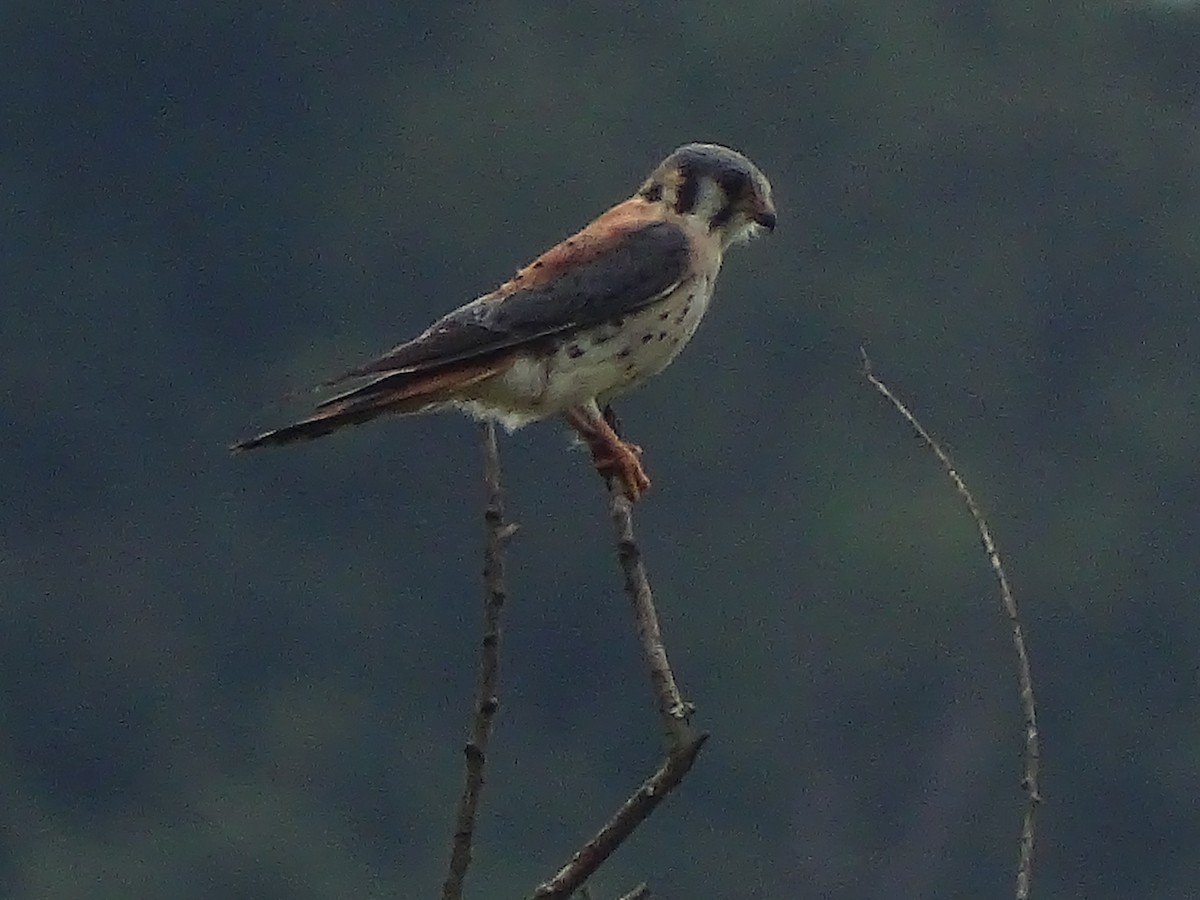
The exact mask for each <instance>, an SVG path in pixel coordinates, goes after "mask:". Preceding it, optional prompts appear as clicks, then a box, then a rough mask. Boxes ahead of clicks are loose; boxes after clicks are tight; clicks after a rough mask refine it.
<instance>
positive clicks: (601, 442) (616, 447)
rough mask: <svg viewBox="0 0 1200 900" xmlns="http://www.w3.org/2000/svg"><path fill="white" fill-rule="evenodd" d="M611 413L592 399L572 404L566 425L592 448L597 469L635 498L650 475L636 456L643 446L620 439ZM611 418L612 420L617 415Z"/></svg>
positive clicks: (648, 485)
mask: <svg viewBox="0 0 1200 900" xmlns="http://www.w3.org/2000/svg"><path fill="white" fill-rule="evenodd" d="M611 415H612V413H611V408H606V410H605V413H601V412H600V407H599V406H597V405H596V403H595V401H589V402H588V403H585V404H583V405H582V406H576V407H572V408H571V409H569V410H567V411H566V413H564V417H565V418H566V420H567V424H569V425H570V426H571V427H572V428H574V429H575V431H576V432H577V433H578V434H579V436H580V437H581V438H583V440H584V441H585V442H586V443H587V445H588V449H589V450H591V452H592V464H593V465H594V466H595V467H596V471H597V472H599V473H600V474H601V475H603V476H604V477H605V478H616V479H618V480H619V482H620V484H621V490H622V492H623V493H624V494H625V496H626V497H628V498H629V499H630V500H637V499H638V498H639V497H641V496H642V494H643V493H645V491H646V488H648V487H650V478H649V477H648V476H647V475H646V470H645V469H643V468H642V463H641V460H639V459H638V455H639V454H640V453H641V452H642V448H641V447H639V446H638V445H637V444H631V443H629V442H627V441H623V440H621V438H620V436H619V435H618V434H617V432H616V430H615V429H614V428H613V426H612V425H611V424H609V416H611ZM612 418H613V420H614V421H615V418H616V417H615V416H612Z"/></svg>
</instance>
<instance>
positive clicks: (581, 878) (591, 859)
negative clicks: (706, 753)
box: [532, 735, 708, 900]
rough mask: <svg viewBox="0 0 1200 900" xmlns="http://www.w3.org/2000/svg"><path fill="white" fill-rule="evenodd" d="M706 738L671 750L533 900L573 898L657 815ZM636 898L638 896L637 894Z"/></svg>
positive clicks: (700, 737) (702, 737) (540, 889)
mask: <svg viewBox="0 0 1200 900" xmlns="http://www.w3.org/2000/svg"><path fill="white" fill-rule="evenodd" d="M707 737H708V736H707V735H700V736H699V737H697V738H695V739H693V740H692V742H691V743H690V744H687V745H685V746H684V747H682V748H681V749H679V750H672V751H671V752H670V753H668V754H667V758H666V759H664V760H663V762H662V765H661V766H659V768H658V771H657V772H655V773H654V774H653V775H651V776H650V777H649V778H648V779H647V780H646V781H645V782H644V783H643V784H642V786H641V787H639V788H638V789H637V791H635V792H634V794H633V796H631V797H630V798H629V799H628V800H626V801H625V802H624V803H622V804H621V806H620V808H619V809H618V810H617V811H616V813H614V814H613V817H612V818H611V819H609V820H608V822H606V823H605V824H604V827H602V828H601V829H600V830H599V831H597V832H596V834H595V836H594V837H593V838H592V839H591V840H590V841H588V842H587V843H586V844H584V845H583V846H582V847H581V848H580V849H579V850H578V851H577V852H576V853H575V855H574V856H572V857H571V859H570V861H569V862H568V863H567V864H566V865H565V866H563V867H562V868H561V869H560V870H559V871H558V874H556V875H555V876H554V877H553V878H551V879H550V880H549V881H546V882H544V883H543V884H541V885H539V886H538V888H537V890H535V891H534V892H533V895H532V900H549V898H562V897H570V896H571V894H572V892H574V891H576V890H578V889H579V887H580V886H581V885H582V884H583V883H584V882H585V881H587V879H588V878H590V877H591V875H592V873H593V872H595V871H596V870H597V869H598V868H600V865H601V864H602V863H603V862H604V861H605V860H606V859H608V858H609V857H610V856H612V854H613V852H614V851H616V849H617V848H618V847H620V846H621V844H623V843H624V842H625V839H626V838H628V837H629V835H631V834H633V832H634V829H636V828H637V827H638V825H640V824H641V823H642V822H643V821H644V820H645V818H646V817H647V816H648V815H650V813H652V812H654V810H655V808H656V807H657V806H658V804H659V803H661V802H662V800H663V798H664V797H666V796H667V794H669V793H670V792H671V791H672V790H673V789H674V788H675V786H676V785H678V784H679V782H680V781H682V780H683V776H684V775H686V774H687V773H688V770H689V769H691V767H692V763H694V762H695V761H696V754H698V753H699V752H700V748H701V747H702V746H704V742H705V740H707ZM635 896H636V894H635Z"/></svg>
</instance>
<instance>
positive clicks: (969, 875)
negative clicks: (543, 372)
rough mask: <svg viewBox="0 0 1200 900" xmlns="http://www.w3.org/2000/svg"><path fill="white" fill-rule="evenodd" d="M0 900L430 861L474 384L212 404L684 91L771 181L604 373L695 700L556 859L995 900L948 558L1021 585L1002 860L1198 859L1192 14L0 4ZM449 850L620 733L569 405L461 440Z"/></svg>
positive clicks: (344, 893)
mask: <svg viewBox="0 0 1200 900" xmlns="http://www.w3.org/2000/svg"><path fill="white" fill-rule="evenodd" d="M0 54H2V57H3V58H4V59H5V60H6V64H5V76H4V78H3V81H2V83H0V171H2V176H0V196H2V198H3V201H2V202H3V214H2V215H0V279H2V281H0V284H2V287H3V301H2V304H0V324H2V331H0V373H2V376H3V379H2V381H3V395H4V397H5V402H4V417H5V419H6V423H7V424H6V427H5V428H4V430H3V433H2V434H0V485H2V488H0V489H2V491H3V494H2V497H3V504H2V508H0V590H2V592H3V593H2V606H0V609H2V620H0V692H2V695H0V895H2V896H4V897H6V898H13V900H33V898H50V897H53V898H59V900H74V898H106V900H107V898H113V900H117V898H120V900H127V898H161V897H170V898H174V900H192V898H215V897H221V898H226V897H228V898H268V900H275V898H279V900H285V898H286V900H292V898H294V900H325V898H344V897H364V898H366V897H380V898H383V897H397V896H400V897H413V898H418V897H430V896H433V895H434V894H435V892H436V890H437V887H438V885H439V884H440V879H441V876H442V874H443V870H444V865H445V859H446V855H447V854H446V850H447V847H448V839H449V833H450V830H451V817H452V811H453V804H454V799H455V797H456V795H457V791H458V787H459V781H460V747H461V744H462V741H463V738H464V734H465V727H466V721H467V716H468V705H469V697H470V693H471V690H472V685H473V682H474V665H475V648H476V643H477V640H478V636H479V629H478V620H479V616H480V588H479V583H478V582H479V579H478V571H479V568H480V548H481V542H482V526H481V522H480V511H481V510H480V507H481V497H482V490H481V485H480V475H479V472H480V465H479V449H478V432H477V429H476V428H475V427H474V426H473V425H472V424H470V423H469V422H468V421H467V420H465V419H462V418H459V417H453V416H446V417H430V418H423V419H414V420H408V421H388V422H383V423H377V424H374V425H372V426H370V427H366V428H363V429H361V430H357V431H354V432H352V433H346V434H342V435H338V436H336V437H334V438H330V439H327V440H325V441H321V442H318V443H315V444H311V445H306V446H302V447H298V448H293V449H289V450H286V451H277V452H264V453H262V454H261V455H254V456H251V457H239V458H231V457H230V456H229V455H228V454H227V453H226V450H225V446H226V445H227V444H228V442H230V441H231V440H233V439H234V438H237V437H241V436H245V435H246V434H247V433H251V432H253V431H254V430H255V429H257V428H259V427H262V426H268V425H275V424H281V423H282V422H284V421H286V420H287V419H288V418H289V417H291V416H292V415H294V414H296V413H299V412H302V411H303V410H304V409H306V408H307V402H308V399H309V395H308V394H307V393H306V392H307V390H308V388H309V387H310V385H311V384H313V383H314V382H316V381H318V380H319V379H321V378H322V377H324V376H326V375H328V374H330V373H332V372H335V371H337V370H339V369H342V368H345V367H347V366H349V365H351V364H353V363H355V362H357V361H359V360H361V359H363V358H364V357H366V356H369V355H373V354H374V353H376V352H378V351H381V350H383V349H385V348H386V347H388V346H390V345H391V344H392V343H395V342H396V341H398V340H400V339H403V338H406V337H408V336H410V335H411V334H412V333H413V332H414V331H416V330H418V329H419V328H421V327H423V326H424V325H425V324H426V323H427V322H428V321H429V320H430V319H432V318H433V317H434V316H435V315H437V314H440V313H441V312H443V311H445V310H447V309H448V308H450V307H452V306H455V305H457V304H459V303H461V302H463V301H465V300H467V299H469V298H471V297H473V296H476V295H477V294H480V293H482V292H484V291H486V290H488V289H490V288H491V287H492V286H493V284H495V283H496V282H497V281H499V280H501V279H502V278H504V277H506V276H507V275H509V274H510V273H511V272H512V271H513V269H514V268H515V267H516V266H518V265H519V264H521V263H523V262H525V261H527V260H528V259H530V258H531V257H532V256H534V255H535V254H536V253H538V252H540V251H541V250H542V249H544V248H545V247H547V246H548V245H550V244H551V243H553V242H555V241H557V240H558V239H560V238H561V237H563V236H564V235H565V234H567V233H568V232H569V231H571V230H573V229H575V228H577V227H579V226H581V225H583V224H584V223H585V222H586V221H587V220H589V219H590V218H591V217H592V216H593V215H595V214H596V213H598V212H599V211H601V210H602V209H604V208H606V207H607V206H608V205H609V204H611V203H613V202H615V201H617V200H620V199H622V198H623V197H625V196H627V195H628V194H629V193H631V192H632V190H633V189H634V187H635V186H636V185H637V183H638V182H639V181H640V180H641V178H642V177H643V176H644V175H645V173H646V172H647V171H648V170H649V169H650V168H651V167H652V166H653V165H654V164H655V163H656V162H657V161H658V160H659V159H660V158H661V157H662V156H664V155H665V154H666V153H667V152H669V151H670V150H671V149H673V148H674V147H675V146H677V145H678V144H681V143H684V142H686V141H691V140H714V141H719V142H723V143H727V144H729V145H732V146H734V147H736V148H738V149H740V150H742V151H744V152H745V153H746V154H747V155H749V156H750V157H751V158H752V159H753V160H755V162H757V163H758V164H759V166H760V167H761V168H762V169H763V170H764V171H765V172H766V173H767V174H768V175H769V176H770V177H771V179H772V181H773V183H774V187H775V196H776V200H777V203H778V207H779V216H780V226H779V228H778V230H777V231H776V233H775V235H774V236H773V237H771V238H769V239H765V240H762V241H759V242H757V243H755V244H753V245H752V246H750V247H749V248H746V249H744V250H739V251H738V252H736V253H734V254H731V255H730V257H729V258H728V259H727V262H726V267H725V272H724V274H723V276H722V281H721V284H720V287H719V290H718V297H717V302H716V303H715V305H714V307H713V309H712V311H711V312H710V314H709V317H708V319H707V320H706V322H705V323H704V326H703V328H702V329H701V331H700V333H699V335H698V336H697V338H696V340H695V341H694V342H693V343H692V345H691V346H690V347H689V348H688V350H687V352H686V353H685V354H684V355H683V357H682V358H681V360H680V361H679V362H677V363H676V365H675V366H674V367H672V368H671V369H670V370H669V372H667V373H666V374H664V375H663V376H662V377H660V378H659V379H657V380H656V381H654V382H653V383H652V384H650V385H648V386H647V387H645V388H644V389H643V390H641V391H640V392H638V393H637V394H636V395H633V396H631V397H629V398H626V399H625V401H624V402H623V403H622V404H620V405H619V409H620V411H621V414H622V417H623V419H624V422H625V425H626V428H627V430H628V432H629V433H630V434H631V436H632V437H633V438H635V439H636V440H637V441H638V442H639V443H641V444H643V445H644V446H645V447H646V448H647V449H646V461H647V466H648V468H649V470H650V472H651V473H652V475H653V476H654V478H655V487H654V490H653V491H652V493H651V494H650V495H649V496H648V497H647V499H646V500H645V502H644V503H643V504H642V505H641V506H640V507H639V510H638V524H639V529H640V534H641V537H642V540H643V549H644V552H645V554H646V557H647V560H648V564H649V566H650V570H651V575H652V578H653V580H654V584H655V587H656V590H657V593H658V597H659V601H660V607H661V612H662V615H663V617H664V626H665V628H666V633H667V636H668V643H669V647H670V649H671V651H672V654H673V660H674V662H675V665H676V670H677V674H678V675H679V677H680V679H681V681H682V684H683V685H684V688H685V691H686V693H687V694H688V696H689V697H690V698H691V699H692V700H694V701H695V702H696V703H697V705H698V707H699V722H700V724H701V725H702V727H704V728H705V729H706V730H709V731H711V732H712V734H713V738H712V741H711V743H710V744H709V746H708V747H707V748H706V750H705V753H704V755H703V756H702V758H701V761H700V763H699V765H698V766H697V768H696V769H695V771H694V772H693V774H692V776H691V777H690V778H689V780H688V781H687V782H685V784H684V786H683V788H682V789H681V791H680V792H679V793H678V794H677V795H675V796H674V797H673V798H672V799H671V800H670V801H669V802H668V804H667V805H666V806H665V807H664V808H663V809H662V810H661V811H660V812H659V813H658V814H656V816H655V817H654V818H653V819H651V821H650V822H649V823H648V824H647V825H646V827H644V828H643V829H642V830H641V831H640V832H639V833H638V834H637V836H636V837H635V838H634V839H633V840H632V841H631V842H630V843H629V844H628V845H626V847H625V848H624V849H622V850H621V852H620V853H619V855H618V856H616V857H615V858H614V859H613V860H612V862H611V863H610V864H609V865H608V866H607V867H606V868H605V869H604V870H603V871H602V872H601V874H600V876H599V877H598V878H597V880H596V884H595V887H596V890H597V893H596V896H598V897H604V896H615V895H617V894H618V893H620V892H622V891H624V890H627V889H628V888H629V887H630V886H632V885H633V884H635V883H636V882H638V881H640V880H642V879H648V880H649V881H650V883H651V885H652V887H653V888H654V890H655V896H658V897H665V898H698V897H704V898H740V897H773V898H774V897H801V896H804V897H810V896H811V897H829V898H855V900H858V898H897V897H954V898H957V897H1005V896H1011V893H1012V874H1013V868H1014V864H1015V856H1016V838H1017V833H1018V827H1019V814H1020V813H1019V810H1020V802H1021V794H1020V789H1019V784H1018V779H1019V772H1020V751H1021V739H1020V710H1019V707H1018V704H1017V697H1016V681H1015V675H1014V664H1013V659H1012V653H1011V648H1010V646H1009V643H1008V635H1007V631H1006V627H1005V624H1004V620H1003V617H1002V614H1001V612H1000V609H999V606H998V602H997V599H996V594H995V588H994V583H993V580H992V578H991V575H990V573H989V570H988V568H987V565H986V560H985V559H984V557H983V555H982V553H981V552H980V550H979V548H978V543H977V539H976V537H975V534H974V532H973V529H972V525H971V523H970V520H969V519H968V518H967V516H966V514H965V512H964V511H963V509H962V507H961V504H960V503H959V501H958V500H957V499H956V497H955V496H954V494H953V492H952V490H951V489H950V487H949V485H948V482H947V480H946V478H945V476H944V475H943V473H941V472H940V471H939V470H938V468H937V466H936V465H935V463H934V462H933V461H932V459H931V458H930V457H929V455H928V453H927V452H925V451H924V450H923V449H922V448H921V447H920V446H919V445H918V444H917V443H916V441H915V440H914V439H913V438H912V437H911V436H910V435H909V433H908V432H907V431H906V429H905V427H904V426H903V425H902V424H901V423H900V421H899V420H898V419H897V417H896V416H895V415H894V413H893V412H892V411H891V410H890V409H888V408H886V406H885V405H884V404H883V403H882V402H881V401H880V399H879V398H878V397H877V396H876V395H875V394H874V393H873V392H872V391H871V390H870V389H869V388H868V387H867V386H866V385H865V384H864V382H863V381H862V379H861V377H860V375H859V372H858V350H859V347H860V346H866V347H867V349H868V351H869V352H870V354H871V356H872V359H873V361H874V363H875V366H876V369H877V371H878V372H879V373H880V374H881V375H883V376H884V377H885V378H887V379H888V380H890V381H891V382H892V384H893V386H894V387H895V388H896V389H897V391H898V392H899V393H900V394H901V396H902V397H904V398H905V399H906V400H908V401H909V402H910V403H911V404H912V406H913V408H914V409H915V411H916V412H917V413H918V414H919V415H921V416H923V417H924V419H925V421H926V423H927V424H928V425H929V426H930V428H931V429H932V430H933V431H934V432H935V433H936V434H938V435H940V436H941V437H942V438H943V439H945V440H946V442H947V443H948V445H949V447H950V449H951V452H952V453H953V454H954V455H955V458H956V461H957V462H958V464H959V466H960V467H961V471H962V472H963V474H964V475H965V476H966V478H967V479H968V480H969V482H970V483H971V484H972V486H973V487H974V488H975V490H976V493H977V494H978V495H979V497H980V498H981V500H982V501H983V504H984V506H985V509H986V511H987V513H988V514H989V516H990V518H991V523H992V525H993V528H994V531H995V533H996V535H997V539H998V541H999V543H1000V546H1001V549H1002V551H1003V552H1004V553H1005V554H1006V556H1007V560H1008V565H1009V571H1010V575H1011V577H1012V579H1013V582H1014V587H1015V590H1016V592H1017V595H1018V598H1019V600H1020V602H1021V603H1022V605H1023V609H1024V613H1025V616H1026V619H1027V626H1028V629H1029V641H1030V648H1031V653H1032V658H1033V664H1034V675H1035V678H1036V684H1037V688H1038V699H1039V701H1040V713H1041V724H1042V728H1043V735H1044V741H1045V746H1044V773H1043V777H1044V782H1043V790H1044V793H1045V798H1046V802H1045V804H1044V806H1043V808H1042V814H1041V817H1040V821H1039V843H1038V851H1037V860H1036V872H1035V894H1036V895H1037V896H1040V897H1060V898H1078V897H1087V898H1089V900H1107V898H1113V900H1116V898H1121V900H1128V898H1183V897H1194V896H1196V891H1197V885H1198V884H1200V806H1198V804H1197V800H1196V798H1197V796H1200V776H1198V774H1197V773H1198V770H1200V680H1198V660H1200V605H1198V604H1197V589H1198V582H1200V577H1198V576H1200V564H1198V561H1197V560H1198V556H1200V550H1198V548H1197V531H1198V529H1200V512H1198V509H1197V506H1198V504H1200V477H1198V474H1197V451H1198V449H1200V404H1198V401H1197V384H1196V374H1195V372H1196V365H1195V364H1196V360H1197V358H1198V354H1200V348H1198V347H1197V343H1198V338H1200V327H1198V326H1197V311H1198V309H1200V307H1198V306H1197V302H1196V296H1195V295H1196V289H1197V283H1198V275H1200V226H1198V223H1200V187H1198V186H1197V174H1196V173H1197V164H1198V163H1200V122H1198V119H1197V114H1198V111H1200V110H1198V106H1197V100H1198V91H1200V62H1198V60H1200V8H1198V7H1197V6H1196V5H1195V4H1192V3H1154V2H1128V3H1093V4H1064V3H1059V2H1038V0H1034V2H1031V3H1025V4H1012V3H1000V2H988V0H974V2H970V3H966V2H963V3H958V2H949V0H946V2H931V3H922V2H905V3H898V4H888V3H876V2H852V0H845V2H815V3H781V2H770V0H745V2H739V3H736V4H727V3H693V4H676V3H665V2H651V3H639V4H632V3H629V4H623V5H609V6H604V7H597V8H594V9H588V8H585V7H584V6H581V5H576V4H571V5H567V4H533V3H518V2H511V0H510V2H498V3H489V4H483V3H479V4H457V3H447V4H443V5H441V6H440V7H439V8H437V9H436V10H435V9H434V5H433V4H428V5H419V4H412V5H411V6H406V5H403V4H394V3H383V2H367V0H363V2H325V3H318V2H311V0H310V2H292V3H285V4H280V5H278V6H277V7H276V8H274V9H271V10H263V9H260V8H258V7H257V6H256V5H253V4H248V3H223V2H210V3H206V4H168V3H150V2H121V3H107V4H77V3H65V2H47V0H37V2H34V0H10V2H8V3H6V4H4V6H3V8H2V10H0ZM503 452H504V455H505V462H506V467H507V468H506V479H507V486H508V488H509V491H510V508H511V513H512V516H513V518H514V519H515V520H517V521H518V522H519V523H520V524H521V531H520V532H519V534H518V536H517V538H516V540H515V541H514V543H513V544H512V547H511V557H510V567H511V575H510V587H511V591H512V597H511V601H510V604H509V607H508V610H507V614H506V624H507V631H506V635H505V643H504V661H503V676H502V678H503V680H502V711H501V714H500V717H499V719H498V725H497V730H496V734H495V737H494V745H493V748H494V749H493V754H492V759H491V767H490V770H489V781H488V787H487V791H486V794H485V806H484V811H483V815H482V819H481V822H480V830H479V838H478V844H477V852H476V859H477V862H476V865H475V867H474V868H473V870H472V874H471V878H470V882H469V889H470V893H471V895H472V896H476V897H483V896H488V897H491V896H495V897H519V896H523V895H524V894H525V893H527V892H528V891H529V890H530V889H531V888H532V887H533V885H535V884H536V883H537V882H538V881H539V880H541V879H542V878H543V877H546V876H548V875H549V874H551V873H552V872H553V871H554V869H555V868H556V867H557V865H558V864H560V863H561V862H562V861H563V860H564V859H565V858H566V856H567V855H568V853H569V852H570V851H571V850H572V849H573V848H574V847H575V846H576V845H577V844H578V842H579V841H580V840H581V839H582V837H583V836H584V835H585V834H587V833H589V832H590V831H591V830H592V829H593V828H594V827H595V826H596V825H597V824H599V822H600V821H602V819H603V818H604V817H606V816H607V815H608V813H609V812H610V810H611V809H612V807H614V806H615V804H616V803H617V802H618V801H619V800H620V799H621V798H623V797H624V796H625V795H626V793H627V792H628V791H629V790H630V789H631V788H632V787H633V786H634V785H635V784H636V783H637V782H638V781H639V780H640V779H641V778H642V777H644V775H645V774H646V773H648V772H649V771H650V769H651V768H652V766H653V765H654V763H655V761H656V760H657V758H658V754H659V746H658V742H657V737H656V736H657V730H656V721H655V714H654V711H653V706H652V703H651V699H650V694H649V691H648V688H647V686H646V685H645V683H644V681H645V679H644V677H643V675H642V671H641V666H640V661H639V658H638V655H637V650H636V642H635V640H634V638H633V634H632V629H631V626H630V622H629V615H628V610H627V607H626V601H625V599H624V598H623V596H622V595H621V593H620V578H619V574H618V570H617V567H616V563H615V561H614V558H613V554H612V552H611V543H610V537H609V528H608V523H607V521H606V517H605V503H604V498H603V493H602V488H601V485H600V483H599V481H598V480H597V479H596V478H595V476H594V475H593V474H591V472H590V471H589V468H588V465H587V461H586V455H585V454H583V453H580V452H578V451H572V450H570V449H569V447H568V440H567V437H566V435H565V433H564V429H563V428H561V427H560V426H559V425H558V424H556V423H548V424H546V425H542V426H538V427H531V428H529V429H526V430H524V431H521V432H519V433H518V434H516V435H515V436H513V437H511V438H509V439H505V440H504V442H503Z"/></svg>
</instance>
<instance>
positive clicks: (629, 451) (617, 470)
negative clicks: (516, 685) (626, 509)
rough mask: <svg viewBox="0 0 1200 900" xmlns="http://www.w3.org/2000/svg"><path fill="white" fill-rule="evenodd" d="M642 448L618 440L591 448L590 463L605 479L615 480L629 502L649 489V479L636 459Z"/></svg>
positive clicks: (635, 500)
mask: <svg viewBox="0 0 1200 900" xmlns="http://www.w3.org/2000/svg"><path fill="white" fill-rule="evenodd" d="M641 453H642V448H641V447H639V446H638V445H637V444H631V443H629V442H628V441H622V440H620V439H618V440H616V441H605V442H604V443H603V444H599V445H595V444H594V445H593V446H592V463H593V464H594V465H595V466H596V471H597V472H599V473H600V474H601V475H603V476H604V477H605V478H615V479H617V481H618V483H619V484H620V485H621V492H622V493H623V494H624V495H625V496H626V497H628V498H629V499H630V500H631V501H633V502H637V500H638V499H639V498H640V497H641V496H642V494H644V493H645V492H646V489H647V488H648V487H650V477H649V476H648V475H647V474H646V470H645V469H643V468H642V461H641V460H640V459H638V457H639V456H640V455H641Z"/></svg>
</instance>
